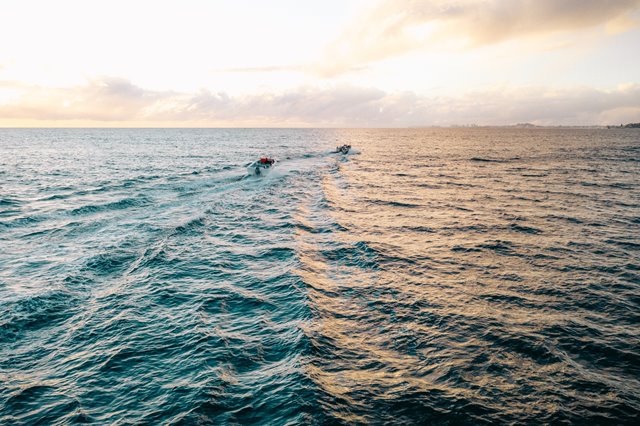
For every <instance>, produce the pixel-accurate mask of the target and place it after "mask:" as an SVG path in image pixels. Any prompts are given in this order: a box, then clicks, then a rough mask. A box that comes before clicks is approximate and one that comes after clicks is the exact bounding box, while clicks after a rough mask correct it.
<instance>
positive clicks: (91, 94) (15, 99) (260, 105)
mask: <svg viewBox="0 0 640 426" xmlns="http://www.w3.org/2000/svg"><path fill="white" fill-rule="evenodd" d="M0 40H2V41H1V42H0V126H349V127H352V126H353V127H359V126H390V127H395V126H420V125H448V124H453V123H477V124H512V123H516V122H522V121H528V122H534V123H538V124H569V125H581V124H610V123H618V124H619V123H620V122H627V121H640V81H639V78H640V54H638V53H639V52H640V50H639V46H640V0H617V1H608V2H604V1H600V0H561V1H558V0H536V1H534V0H456V1H454V0H379V1H364V0H331V1H313V2H312V1H305V2H301V1H294V0H275V1H269V2H266V1H261V0H239V1H222V0H209V1H205V0H186V1H180V2H178V1H171V2H170V1H146V0H137V1H121V0H117V1H87V0H84V1H81V0H62V1H44V0H43V1H35V0H21V1H18V0H5V1H3V2H2V3H0Z"/></svg>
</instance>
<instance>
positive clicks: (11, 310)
mask: <svg viewBox="0 0 640 426" xmlns="http://www.w3.org/2000/svg"><path fill="white" fill-rule="evenodd" d="M80 301H81V299H80V298H79V297H78V295H76V294H74V293H72V292H69V291H65V290H52V291H49V292H46V293H41V294H34V295H28V294H27V295H24V296H22V297H20V298H18V299H17V300H14V301H9V302H5V303H4V307H3V309H2V312H1V313H0V342H4V343H10V342H15V341H16V340H19V339H20V338H21V337H22V336H24V334H25V333H28V332H32V331H37V330H40V329H43V328H47V327H51V326H55V325H57V324H59V322H60V321H63V320H65V319H67V318H69V317H70V316H71V315H73V314H74V309H75V308H76V306H77V304H78V303H80Z"/></svg>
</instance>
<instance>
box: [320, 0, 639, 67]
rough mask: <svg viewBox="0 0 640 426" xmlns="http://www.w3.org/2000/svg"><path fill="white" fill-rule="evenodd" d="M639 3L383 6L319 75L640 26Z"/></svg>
mask: <svg viewBox="0 0 640 426" xmlns="http://www.w3.org/2000/svg"><path fill="white" fill-rule="evenodd" d="M638 8H640V0H560V1H559V0H506V1H505V0H383V1H381V2H379V3H378V4H377V6H376V7H374V8H373V9H371V10H370V11H369V12H368V13H366V14H365V15H363V16H362V18H361V19H359V20H357V21H356V22H353V23H352V24H351V25H350V26H349V27H348V28H347V29H346V30H345V31H344V32H343V33H342V35H341V36H339V37H338V39H337V40H335V41H334V42H333V43H331V44H330V45H329V46H328V47H327V49H326V52H325V57H324V59H323V61H322V62H321V64H322V65H319V72H320V73H321V74H323V75H324V76H326V77H331V76H335V75H337V74H340V73H342V72H345V71H348V70H350V69H351V68H353V67H354V66H360V65H363V64H367V63H369V62H372V61H377V60H382V59H385V58H389V57H393V56H397V55H401V54H403V53H406V52H409V51H412V50H415V49H418V48H424V47H431V48H434V49H448V48H449V49H450V48H454V49H460V48H470V47H477V46H482V45H488V44H494V43H499V42H503V41H507V40H512V39H520V38H523V37H527V36H532V35H539V34H546V33H555V32H561V31H574V30H578V29H584V28H589V27H594V26H598V25H607V26H608V29H609V30H610V31H613V32H615V31H622V30H628V29H630V28H632V27H634V26H638V22H637V21H633V20H632V19H630V18H629V15H630V14H631V13H633V12H634V11H636V10H638Z"/></svg>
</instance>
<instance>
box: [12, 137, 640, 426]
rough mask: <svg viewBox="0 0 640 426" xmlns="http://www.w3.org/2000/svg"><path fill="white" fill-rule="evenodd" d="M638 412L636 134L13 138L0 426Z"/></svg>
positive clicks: (533, 419)
mask: <svg viewBox="0 0 640 426" xmlns="http://www.w3.org/2000/svg"><path fill="white" fill-rule="evenodd" d="M342 144H351V145H352V146H353V149H352V151H351V152H350V153H349V154H348V155H338V154H333V153H331V151H332V150H333V149H335V146H336V145H342ZM264 155H269V156H272V157H274V158H276V159H277V160H278V163H276V166H275V167H274V168H273V170H272V171H271V172H270V173H269V174H267V175H266V176H259V177H257V176H251V175H249V174H248V173H247V170H246V168H245V165H246V164H247V163H249V162H251V161H253V160H255V159H256V158H258V157H260V156H264ZM639 415H640V132H638V131H637V130H634V129H611V130H606V129H512V128H494V129H491V128H469V129H389V130H384V129H373V130H364V129H363V130H351V129H348V130H347V129H345V130H340V129H0V424H3V425H5V424H6V425H10V424H11V425H13V424H46V425H66V424H76V423H95V424H118V425H123V424H184V425H190V424H256V425H267V424H268V425H299V424H300V425H302V424H304V425H306V424H318V425H324V424H443V425H450V424H489V423H491V424H521V423H536V424H541V423H542V424H545V423H575V424H611V423H613V424H633V423H635V422H636V421H637V418H638V416H639Z"/></svg>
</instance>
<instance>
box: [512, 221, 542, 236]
mask: <svg viewBox="0 0 640 426" xmlns="http://www.w3.org/2000/svg"><path fill="white" fill-rule="evenodd" d="M509 227H510V228H511V230H512V231H515V232H522V233H523V234H531V235H538V234H542V230H540V229H538V228H534V227H531V226H522V225H518V224H517V223H512V224H511V225H510V226H509Z"/></svg>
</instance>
